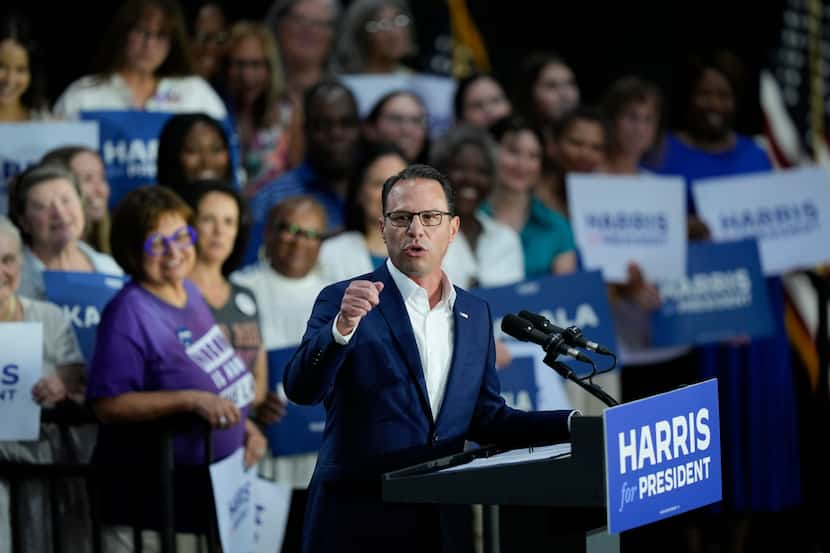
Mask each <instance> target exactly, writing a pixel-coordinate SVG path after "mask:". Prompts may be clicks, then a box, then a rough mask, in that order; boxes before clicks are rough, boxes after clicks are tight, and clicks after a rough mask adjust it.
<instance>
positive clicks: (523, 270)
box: [0, 0, 830, 552]
mask: <svg viewBox="0 0 830 553" xmlns="http://www.w3.org/2000/svg"><path fill="white" fill-rule="evenodd" d="M5 8H7V9H5V10H4V11H3V13H2V14H0V126H2V125H4V124H12V123H23V122H35V121H38V122H56V121H76V120H87V121H88V120H94V119H95V117H96V116H95V115H94V114H96V113H101V112H127V113H135V112H140V113H142V114H162V115H163V116H164V118H163V121H162V122H161V123H160V124H159V127H158V128H159V129H160V130H159V131H158V133H157V134H156V135H155V136H154V137H152V138H153V140H154V142H153V143H154V144H157V151H154V152H150V154H151V155H150V158H151V162H150V166H151V169H152V178H149V179H148V180H147V183H146V184H148V185H149V186H141V187H137V188H133V189H131V190H126V189H118V188H117V187H115V186H112V187H111V186H110V182H108V181H109V180H110V178H109V175H108V173H107V170H106V165H107V163H108V161H109V158H110V157H113V154H112V152H109V153H108V152H107V151H105V150H104V148H103V145H102V148H101V149H95V148H90V147H88V146H85V145H83V144H79V143H77V142H73V141H68V142H67V143H66V144H62V145H60V146H58V147H55V148H51V149H50V150H49V151H48V152H46V153H45V155H44V156H43V157H42V159H40V160H38V161H37V163H34V164H33V165H30V166H29V167H26V168H20V169H21V172H19V173H17V174H13V175H12V174H9V175H6V176H8V183H7V190H8V196H7V200H6V206H7V207H6V215H5V216H2V215H0V321H2V322H10V321H40V322H42V323H43V325H44V344H43V345H44V375H45V376H44V377H43V378H42V379H41V380H40V381H38V383H37V384H36V385H35V386H34V388H33V390H32V394H33V397H34V398H35V400H36V401H37V402H38V403H40V404H42V405H43V406H44V407H45V408H53V407H55V406H56V405H60V404H61V403H64V402H67V401H69V402H75V403H76V404H78V405H84V406H90V407H91V408H92V410H93V412H94V414H95V417H96V418H97V421H98V422H99V423H100V425H99V424H91V423H90V424H87V425H83V426H78V427H74V428H73V429H72V431H71V432H69V433H67V432H64V431H62V430H60V424H57V423H51V422H50V423H46V422H44V423H43V424H42V428H41V437H40V440H39V441H37V442H25V443H24V442H20V443H14V442H4V443H2V444H0V459H6V460H15V461H20V460H25V461H27V462H33V463H50V462H58V461H59V460H66V459H69V460H73V461H77V462H88V461H90V460H94V461H95V462H101V463H115V464H118V463H122V464H127V465H128V464H140V460H141V459H143V458H144V457H142V456H143V455H146V450H145V448H144V445H143V443H144V442H142V440H141V437H137V436H135V435H131V434H128V433H125V431H124V429H123V426H121V425H122V424H123V423H129V422H133V421H147V420H154V419H158V418H162V417H165V416H168V415H172V414H176V413H185V412H187V413H195V414H196V415H197V416H199V417H201V418H202V419H204V420H205V421H207V422H208V423H209V424H210V425H211V426H212V427H213V428H215V429H216V433H215V436H216V437H215V443H214V450H213V453H214V458H216V459H219V458H222V457H224V456H226V455H228V454H230V453H231V452H233V451H234V450H236V449H238V448H239V447H244V448H245V452H246V460H247V462H248V463H249V464H250V465H253V464H255V463H258V464H259V470H260V472H261V473H262V474H264V475H266V476H268V477H269V478H273V479H275V480H277V481H280V482H286V483H289V484H291V485H292V486H293V487H294V488H295V491H294V494H293V497H292V503H291V514H290V516H289V520H288V528H287V534H286V541H285V545H284V547H283V551H298V550H299V549H298V548H299V541H300V535H301V523H302V510H303V505H304V495H303V489H304V487H305V486H307V484H308V481H309V479H310V477H311V472H312V470H313V468H314V460H315V456H314V454H313V453H304V454H298V455H287V456H273V455H272V454H271V453H269V452H268V451H267V449H266V441H265V438H264V436H263V429H264V428H266V427H268V426H269V425H273V424H279V421H280V419H281V418H282V417H283V416H284V414H285V410H286V405H287V404H286V400H285V398H284V396H283V395H282V394H281V392H280V389H279V387H273V386H270V385H269V366H268V359H267V352H269V351H272V350H277V349H282V348H287V347H291V346H294V345H296V344H298V343H299V341H300V339H301V337H302V334H303V332H304V329H305V323H306V321H307V319H308V316H309V314H310V312H311V308H312V304H313V302H314V300H315V298H316V296H317V294H318V293H319V291H320V290H321V289H322V288H323V287H324V286H326V285H327V284H330V283H332V282H335V281H337V280H342V279H346V278H350V277H353V276H357V275H360V274H363V273H366V272H369V271H371V270H373V269H374V268H375V267H377V266H378V265H379V264H381V263H383V262H384V260H385V258H386V250H385V244H384V242H383V238H382V235H381V233H380V231H379V227H378V221H379V220H381V219H383V215H384V214H383V213H382V210H381V205H380V193H381V192H380V191H381V187H382V185H383V182H384V181H385V180H386V178H388V177H389V176H391V175H393V174H395V173H397V172H399V171H401V170H402V169H403V168H405V167H406V166H407V165H409V164H412V163H428V164H431V165H434V166H435V167H437V168H438V169H439V170H440V171H442V172H443V173H444V174H446V175H447V176H448V177H449V179H450V181H451V183H452V185H453V187H454V189H455V197H456V202H455V209H456V214H458V215H459V216H460V217H461V231H460V233H459V235H458V237H457V239H456V240H455V241H454V242H453V243H452V244H451V247H450V251H449V252H448V254H447V257H446V260H445V267H444V269H445V271H446V272H447V274H448V276H449V277H450V279H451V280H452V282H453V283H455V284H456V285H458V286H461V287H464V288H476V287H493V286H500V285H507V284H515V283H518V282H521V281H523V280H525V279H528V278H536V277H541V276H545V275H566V274H572V273H575V272H577V271H579V270H580V269H581V264H580V255H579V252H578V251H577V247H576V243H575V241H574V236H573V231H572V229H571V224H570V221H569V217H570V214H569V205H568V198H567V193H566V192H567V188H566V182H567V176H568V175H569V174H571V173H602V174H611V175H642V174H665V175H680V176H682V177H684V179H686V181H687V183H691V181H693V180H695V179H699V178H705V177H715V176H727V175H736V174H743V173H757V172H768V171H775V170H778V169H780V168H786V167H792V166H798V165H812V164H823V165H826V166H830V156H828V154H827V151H828V150H827V140H826V139H827V136H828V135H827V134H826V133H827V129H826V127H825V124H826V122H827V112H828V111H830V110H828V108H827V105H828V104H827V103H826V102H827V98H828V94H829V93H830V87H828V86H826V85H825V83H826V82H827V77H828V76H829V75H830V33H828V32H827V29H828V25H830V8H828V7H827V6H826V5H825V4H824V3H823V2H813V1H809V0H800V1H796V0H790V1H789V2H770V3H764V4H763V5H758V4H756V3H727V4H722V3H715V2H702V3H701V2H696V3H691V2H684V3H682V4H680V5H674V4H673V3H659V4H658V3H654V4H649V5H648V6H645V5H644V6H639V7H637V6H633V5H630V4H625V3H617V4H613V5H608V6H597V5H594V4H591V3H536V2H518V3H516V2H510V3H505V2H478V1H465V0H445V1H438V0H417V1H415V0H412V1H410V2H406V0H350V1H343V2H338V1H337V0H276V1H275V2H273V3H271V2H265V1H258V2H244V3H231V2H191V1H182V2H176V1H175V0H129V1H127V2H113V3H99V2H90V1H80V2H72V3H52V2H37V1H36V2H26V3H23V2H12V3H11V5H7V6H5ZM750 20H751V21H752V24H751V25H750V24H747V22H748V21H750ZM427 75H429V76H433V77H440V78H441V79H443V80H442V81H441V82H442V83H449V84H450V85H451V88H450V92H449V93H448V94H446V99H447V112H446V113H434V112H432V113H431V111H430V110H431V109H432V103H431V102H430V99H429V98H425V97H424V96H423V95H422V94H421V93H420V92H419V91H418V90H414V89H412V88H408V87H406V86H402V87H399V88H391V89H388V90H384V91H383V93H382V94H376V95H375V96H373V97H372V98H371V101H370V102H369V105H365V106H364V105H363V104H364V103H365V102H364V96H362V95H361V92H360V90H358V89H357V88H356V85H355V84H354V83H364V84H365V83H366V82H367V81H366V80H365V79H364V80H362V81H360V80H350V79H354V78H356V77H360V78H364V77H367V76H374V77H384V78H393V77H401V78H410V77H416V76H417V77H422V76H427ZM387 82H391V81H387ZM401 82H412V81H411V80H409V81H407V80H402V81H401ZM91 114H92V115H91ZM689 197H690V198H691V196H689ZM688 208H689V213H688V236H689V239H690V240H695V241H698V240H701V241H702V240H708V239H710V230H709V229H708V228H707V226H706V224H705V222H704V221H703V220H701V219H700V218H699V217H698V216H697V213H696V210H695V206H694V202H693V201H691V200H690V202H689V205H688ZM628 269H629V270H628V279H627V282H625V283H622V284H614V285H609V286H608V294H609V299H610V302H611V306H612V311H613V313H614V320H615V324H616V325H617V334H618V341H619V345H620V350H621V352H620V353H621V362H622V365H623V368H622V369H621V370H620V371H616V372H615V373H611V374H609V375H606V377H605V380H604V385H605V386H607V387H608V388H609V391H612V392H613V393H614V394H615V395H619V396H620V397H621V398H622V399H623V400H631V399H637V398H640V397H644V396H647V395H651V394H653V393H657V392H661V391H666V390H668V389H671V388H673V387H675V386H677V385H680V384H684V383H690V382H695V381H699V380H701V379H703V378H704V377H705V376H707V375H716V376H719V377H720V378H721V380H722V382H723V383H722V387H721V392H722V395H723V396H724V397H722V403H724V405H723V407H722V412H723V413H724V414H723V415H722V416H723V417H724V419H723V424H724V425H727V427H728V428H729V429H730V432H726V431H725V432H724V436H725V438H724V440H725V442H724V452H725V453H724V454H725V456H726V458H727V459H728V460H729V466H728V467H724V474H725V475H724V478H725V484H724V501H723V502H722V503H721V504H718V505H717V506H716V507H715V508H712V509H705V510H703V511H702V512H696V513H692V514H691V515H689V516H684V517H678V519H674V520H671V521H669V522H667V523H666V524H665V525H664V526H660V525H657V526H656V527H650V528H647V529H645V530H643V531H640V532H638V531H634V532H631V533H630V534H628V535H626V536H624V540H623V545H624V546H625V545H626V544H628V549H626V550H629V551H657V550H665V549H666V540H667V539H668V540H671V543H673V544H676V546H675V545H672V546H671V547H669V549H670V550H673V551H686V550H688V551H695V552H697V551H701V552H702V551H713V550H716V551H753V550H769V549H764V547H767V548H768V547H769V546H770V543H776V544H779V545H780V547H779V548H778V549H779V550H781V551H819V550H822V549H821V548H822V547H825V548H826V547H827V546H828V541H827V531H826V525H824V524H823V523H822V521H823V518H822V517H823V516H824V515H825V514H826V513H827V499H826V498H827V495H826V494H827V491H828V488H827V478H826V476H824V475H823V473H824V472H826V471H825V470H824V465H823V463H824V462H825V461H827V456H826V451H825V450H826V445H824V444H825V442H826V437H825V432H826V429H827V406H828V401H827V396H828V381H827V371H828V369H830V366H828V349H830V346H828V328H827V317H826V311H827V309H828V306H827V301H828V292H827V290H828V270H827V267H816V268H810V269H809V270H805V271H800V272H798V273H793V274H792V275H785V276H783V277H770V278H768V279H767V286H768V288H769V292H770V297H771V300H772V304H773V307H774V309H775V316H776V328H777V332H776V334H775V335H774V336H772V337H770V338H765V339H752V340H740V339H738V340H733V341H730V342H728V343H722V344H711V345H707V346H705V347H692V346H684V347H675V348H662V349H656V348H652V347H650V345H649V344H648V339H647V336H645V335H646V334H647V330H646V329H644V328H643V324H642V321H643V320H644V319H646V318H647V315H648V314H649V313H650V312H652V311H653V310H655V309H657V307H659V305H660V297H659V292H658V290H657V287H656V286H655V284H654V283H653V282H650V281H649V279H648V278H646V276H645V275H644V273H643V271H642V270H641V267H640V266H639V265H638V263H637V260H632V263H631V264H630V265H629V268H628ZM54 271H66V272H81V273H102V274H106V275H117V276H121V277H125V280H127V281H128V282H127V283H126V284H125V285H124V286H123V288H122V289H121V290H120V291H119V292H117V293H116V294H115V296H114V298H113V299H112V300H111V301H110V303H109V304H108V306H107V308H106V310H105V311H104V312H103V314H102V318H101V321H100V324H99V325H98V330H97V339H96V348H95V351H94V354H92V355H91V356H90V357H89V358H87V359H85V357H84V355H83V354H82V352H81V351H80V348H79V344H78V342H77V340H76V338H75V336H74V334H73V331H72V328H71V326H70V325H69V321H68V320H67V319H66V317H65V315H64V314H63V312H62V311H61V310H60V309H59V308H57V307H56V306H55V305H54V304H52V303H50V302H49V301H47V292H46V287H47V285H46V283H45V279H44V273H47V272H54ZM822 302H823V303H822ZM822 310H823V311H824V313H825V314H824V316H822V315H821V313H822ZM0 332H2V327H0ZM200 348H202V349H200ZM497 353H498V362H499V364H500V365H501V366H505V365H507V364H508V363H509V360H510V353H509V351H508V350H507V348H505V347H504V345H503V344H499V346H498V352H497ZM213 356H216V358H218V359H220V361H216V362H214V358H213ZM217 363H218V364H217ZM214 365H216V366H219V365H221V369H222V373H223V374H224V375H225V376H217V374H216V372H215V371H214V369H215V367H214ZM209 367H210V368H209ZM271 370H272V371H273V370H274V369H273V367H271ZM228 374H231V375H232V378H227V375H228ZM736 375H740V376H741V378H737V377H736ZM756 382H761V384H756ZM749 390H752V391H753V394H750V391H749ZM758 390H762V392H758ZM571 392H573V390H571ZM573 393H574V396H578V395H579V392H573ZM571 399H572V401H573V402H574V403H576V404H579V402H580V401H581V400H580V399H579V397H572V398H571ZM584 409H585V410H587V411H588V412H589V413H591V410H592V409H596V406H591V405H585V406H584ZM773 409H774V414H773V416H763V417H761V416H758V412H759V411H764V410H773ZM591 414H595V413H591ZM727 436H731V437H727ZM175 454H176V462H177V463H182V464H198V463H200V462H202V460H203V459H204V444H203V443H202V440H201V438H200V437H199V436H198V435H197V434H195V433H192V434H187V435H184V436H180V437H179V438H177V440H176V446H175ZM762 460H763V463H762V462H761V461H762ZM759 467H760V468H759ZM190 484H191V492H192V493H191V494H190V495H189V500H190V502H189V503H188V504H187V505H189V506H191V507H192V506H196V505H198V506H199V508H200V509H204V508H205V507H204V506H205V505H209V504H210V500H209V499H210V498H209V495H210V489H209V488H208V489H205V487H204V483H201V484H200V483H198V482H194V483H190ZM140 491H141V490H139V489H135V488H134V487H130V486H129V485H128V484H127V483H126V482H119V483H117V484H114V485H113V486H112V489H111V492H112V493H111V494H110V495H112V496H113V497H111V498H110V499H109V501H110V503H106V505H108V507H107V508H106V509H104V512H105V513H106V515H107V517H109V518H107V520H106V522H107V524H108V526H107V536H106V538H107V541H106V543H107V547H108V549H107V550H111V551H130V550H132V549H131V547H132V545H131V538H132V533H131V531H129V530H128V529H127V528H126V523H125V520H126V518H125V517H126V515H125V516H121V515H122V513H121V512H120V511H123V509H121V508H119V507H124V506H125V504H128V503H129V501H127V500H125V498H127V497H131V496H130V495H128V494H139V493H140ZM64 492H65V493H64V494H63V495H62V497H61V503H60V508H61V509H63V511H62V512H64V514H65V515H66V516H72V515H73V514H76V515H77V514H78V511H77V510H76V509H73V505H77V504H78V503H77V502H78V501H81V500H79V499H78V497H77V496H78V495H83V494H82V493H81V491H79V490H74V491H73V489H71V488H67V489H66V490H64ZM62 493H63V492H62ZM42 495H43V494H42V490H41V491H39V488H38V487H37V485H36V484H32V493H31V494H30V496H29V499H30V500H27V501H25V502H23V504H22V505H10V504H9V501H8V494H7V493H6V494H5V495H4V493H3V490H0V499H2V500H0V514H2V520H0V552H2V551H10V543H9V538H8V536H9V535H10V530H9V516H8V514H9V510H10V509H19V510H20V512H21V513H23V515H22V516H24V517H26V518H25V519H24V520H28V521H29V524H31V525H32V526H33V527H37V528H43V531H40V530H38V531H37V532H27V533H26V543H25V549H24V550H25V551H33V552H34V551H38V552H40V551H48V550H49V547H50V546H49V543H50V541H51V537H50V535H49V524H48V521H49V516H50V515H49V506H48V504H47V503H48V502H47V501H46V500H45V498H44V497H41V496H42ZM38 498H40V499H38ZM197 511H198V509H195V508H193V509H190V507H187V506H185V507H182V517H181V520H182V522H181V528H180V531H181V533H182V534H189V535H193V534H199V533H200V526H199V524H200V523H199V520H198V519H199V516H198V512H202V511H198V512H197ZM187 512H190V514H193V515H194V516H193V517H192V518H193V520H189V518H191V517H189V516H187V514H186V513H187ZM79 519H83V517H81V516H79ZM72 528H74V530H73V531H72V532H67V535H66V536H65V539H66V541H67V543H69V544H73V545H72V547H70V549H69V550H72V551H80V550H84V549H83V548H81V549H78V548H77V547H83V546H79V545H78V544H79V543H86V540H88V538H84V537H83V536H82V534H85V531H86V527H85V524H84V521H83V520H79V522H78V524H77V525H74V526H72ZM76 531H77V535H76ZM182 539H186V538H182ZM196 541H197V540H196ZM192 547H193V548H198V544H195V545H192ZM471 547H472V542H471Z"/></svg>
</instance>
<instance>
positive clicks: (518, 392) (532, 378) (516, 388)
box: [498, 357, 539, 411]
mask: <svg viewBox="0 0 830 553" xmlns="http://www.w3.org/2000/svg"><path fill="white" fill-rule="evenodd" d="M535 365H536V363H535V360H534V358H532V357H514V358H513V361H512V362H511V363H510V365H509V366H507V367H505V368H503V369H500V370H499V371H498V375H499V381H500V382H501V397H503V398H504V401H505V402H506V403H507V405H509V406H510V407H513V408H515V409H521V410H522V411H535V410H536V405H537V401H536V396H537V394H538V393H539V388H538V386H537V385H536V366H535Z"/></svg>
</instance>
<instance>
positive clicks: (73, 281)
mask: <svg viewBox="0 0 830 553" xmlns="http://www.w3.org/2000/svg"><path fill="white" fill-rule="evenodd" d="M126 281H127V279H126V278H125V277H122V276H118V275H107V274H104V273H73V272H64V271H44V272H43V283H44V285H45V286H46V299H48V300H49V301H51V302H52V303H55V304H57V305H59V306H60V307H62V308H63V311H64V313H66V316H67V318H68V319H69V321H70V322H71V323H72V327H73V328H74V329H75V335H76V336H77V337H78V342H79V344H80V346H81V352H82V353H83V354H84V359H86V362H87V364H89V362H90V361H91V360H92V354H93V353H94V352H95V335H96V333H97V332H98V323H99V322H100V321H101V313H102V312H103V311H104V307H106V306H107V304H108V303H109V301H110V300H111V299H112V297H113V296H114V295H115V294H116V293H117V292H118V291H119V290H120V289H121V288H122V287H123V286H124V283H125V282H126Z"/></svg>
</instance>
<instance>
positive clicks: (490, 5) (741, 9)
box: [4, 0, 784, 132]
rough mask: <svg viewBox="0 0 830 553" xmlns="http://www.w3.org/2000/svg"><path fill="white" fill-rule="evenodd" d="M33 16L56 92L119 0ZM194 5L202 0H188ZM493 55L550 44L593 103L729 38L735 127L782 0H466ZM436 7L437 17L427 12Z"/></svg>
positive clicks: (83, 62) (236, 14) (747, 109)
mask: <svg viewBox="0 0 830 553" xmlns="http://www.w3.org/2000/svg"><path fill="white" fill-rule="evenodd" d="M4 3H5V4H6V5H7V6H11V7H14V8H16V9H18V10H20V11H22V12H24V13H25V14H27V15H29V16H30V17H31V18H32V19H33V20H35V21H36V24H37V26H38V30H39V36H40V42H41V45H42V54H43V55H44V59H45V60H46V63H45V67H46V75H47V93H48V96H49V98H50V100H51V101H54V99H55V98H57V96H58V95H59V94H60V92H61V91H62V90H63V89H64V88H65V87H66V85H68V84H69V83H70V82H71V81H72V80H74V79H75V78H77V77H79V76H81V75H83V74H87V73H89V72H91V71H92V69H93V63H94V58H95V53H96V51H97V46H98V43H99V40H100V37H101V35H102V32H103V30H104V29H105V28H106V25H107V22H108V21H109V20H110V19H111V18H112V15H113V14H114V12H115V11H116V10H117V8H118V6H119V5H120V4H121V2H106V1H92V0H74V1H72V2H54V1H47V0H28V1H22V0H10V1H9V0H7V1H6V2H4ZM270 3H271V2H270V0H252V1H226V2H224V5H225V6H226V11H227V13H228V15H229V17H230V18H231V19H235V18H252V19H258V18H261V17H262V16H263V15H264V14H265V12H266V11H267V9H268V6H269V5H270ZM181 4H182V6H183V7H184V9H185V13H186V14H187V15H191V14H192V13H194V12H195V9H196V8H197V6H198V5H199V4H200V2H199V1H198V0H184V1H182V2H181ZM410 4H411V5H413V7H414V8H415V15H416V26H417V30H418V31H419V34H428V33H429V32H430V30H431V28H430V27H431V26H432V27H433V28H436V27H437V28H446V27H447V26H448V24H447V23H446V22H447V15H446V3H445V0H410ZM468 5H469V6H470V10H471V12H472V13H473V15H474V17H475V20H476V22H477V23H478V25H479V27H480V29H481V31H482V33H483V35H484V40H485V43H486V45H487V50H488V53H489V56H490V58H491V61H492V63H493V68H494V72H495V74H496V76H497V77H499V78H500V79H501V80H502V82H504V83H505V85H506V86H507V87H508V89H509V88H510V83H511V81H512V78H513V75H512V70H513V68H514V67H515V66H516V65H517V63H518V61H519V60H520V59H521V58H522V57H523V55H525V54H526V53H528V52H530V51H532V50H539V49H541V50H553V51H556V52H558V53H559V54H561V55H562V56H564V57H565V59H567V60H568V61H569V63H570V64H571V65H572V66H573V68H574V71H575V73H576V76H577V80H578V81H579V84H580V87H581V89H582V94H583V99H584V101H585V102H586V103H592V102H594V101H596V100H597V98H598V97H599V96H600V95H601V94H602V91H603V90H604V89H605V87H606V86H607V85H608V84H609V83H611V82H612V81H613V80H614V79H615V78H617V77H619V76H621V75H624V74H628V73H636V74H639V75H641V76H644V77H648V78H651V79H653V80H655V81H656V82H657V83H658V84H660V85H661V86H662V87H663V89H664V91H665V92H666V94H667V96H668V99H669V105H670V100H671V98H672V97H673V96H675V94H676V92H675V90H674V89H673V87H672V83H673V82H675V81H676V77H677V72H678V71H679V70H680V69H681V67H682V65H683V61H684V60H685V59H686V57H687V56H688V54H689V53H691V52H694V51H697V50H700V49H706V48H728V49H730V50H732V51H733V52H735V53H736V54H738V55H739V56H740V58H741V59H742V60H743V62H744V63H745V64H746V69H747V71H748V75H749V78H750V80H751V82H750V83H748V86H747V87H746V88H747V90H748V94H747V96H746V97H745V98H743V99H742V100H743V101H742V102H741V104H740V108H741V109H740V111H739V119H738V127H739V130H742V131H744V132H758V131H759V130H760V129H761V123H762V121H761V116H760V111H759V108H758V105H757V103H758V98H757V75H758V72H759V70H760V68H761V67H762V66H763V65H764V63H765V62H766V59H767V57H768V55H769V51H770V49H771V48H772V47H773V46H774V45H775V43H776V41H777V38H778V33H779V26H780V21H781V10H782V8H783V6H784V0H771V1H766V2H757V1H756V2H750V1H720V2H718V1H716V0H664V1H662V2H657V1H648V2H635V1H626V0H622V1H614V2H596V1H589V0H567V1H555V0H537V1H532V0H468ZM424 13H427V14H430V16H431V17H430V18H428V19H427V18H424V17H421V16H422V14H424Z"/></svg>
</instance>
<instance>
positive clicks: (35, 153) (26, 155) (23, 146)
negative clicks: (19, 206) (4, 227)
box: [0, 121, 98, 214]
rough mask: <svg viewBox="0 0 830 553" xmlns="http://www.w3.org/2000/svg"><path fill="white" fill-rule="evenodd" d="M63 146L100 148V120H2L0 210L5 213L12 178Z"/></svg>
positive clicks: (0, 212)
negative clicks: (46, 154)
mask: <svg viewBox="0 0 830 553" xmlns="http://www.w3.org/2000/svg"><path fill="white" fill-rule="evenodd" d="M61 146H85V147H87V148H91V149H93V150H97V149H98V124H97V123H95V122H92V121H30V122H26V123H1V124H0V214H5V213H6V212H7V211H8V210H7V205H6V202H7V200H8V196H9V194H8V181H9V178H11V177H13V176H14V175H16V174H18V173H20V172H21V171H23V170H24V169H25V168H27V167H28V166H29V165H32V164H34V163H37V162H39V161H40V159H41V158H42V157H43V155H44V154H45V153H47V152H48V151H49V150H52V149H54V148H59V147H61Z"/></svg>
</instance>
